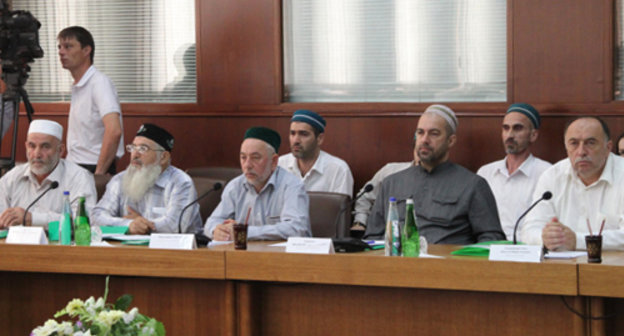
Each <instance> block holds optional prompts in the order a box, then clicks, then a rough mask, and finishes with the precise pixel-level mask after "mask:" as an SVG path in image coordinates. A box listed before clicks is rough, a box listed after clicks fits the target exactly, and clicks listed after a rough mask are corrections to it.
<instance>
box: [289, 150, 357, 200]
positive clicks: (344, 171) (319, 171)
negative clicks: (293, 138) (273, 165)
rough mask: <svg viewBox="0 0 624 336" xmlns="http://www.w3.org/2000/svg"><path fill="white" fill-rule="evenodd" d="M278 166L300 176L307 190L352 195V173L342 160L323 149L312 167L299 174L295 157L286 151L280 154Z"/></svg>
mask: <svg viewBox="0 0 624 336" xmlns="http://www.w3.org/2000/svg"><path fill="white" fill-rule="evenodd" d="M279 166H280V167H282V168H284V169H286V170H287V171H289V172H290V173H292V174H295V176H297V177H299V178H301V180H302V181H303V184H305V187H306V190H307V191H325V192H334V193H339V194H344V195H349V197H353V175H351V169H349V165H348V164H347V163H346V162H344V160H342V159H339V158H337V157H335V156H333V155H330V154H328V153H326V152H324V151H321V152H320V153H319V156H318V158H317V159H316V162H314V166H312V169H310V171H309V172H308V173H307V174H306V175H305V176H301V171H300V170H299V166H298V165H297V158H296V157H295V156H294V155H293V154H292V153H288V154H285V155H282V156H280V158H279Z"/></svg>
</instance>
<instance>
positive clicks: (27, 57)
mask: <svg viewBox="0 0 624 336" xmlns="http://www.w3.org/2000/svg"><path fill="white" fill-rule="evenodd" d="M40 27H41V23H40V22H39V21H38V20H37V19H36V18H35V17H34V16H33V15H32V14H30V12H27V11H23V10H16V11H11V10H10V9H9V5H8V4H7V0H1V2H0V59H1V60H2V79H3V80H4V82H5V84H6V85H7V89H6V91H5V92H4V94H3V95H2V98H4V100H13V101H15V100H18V99H19V97H20V96H21V97H22V98H23V100H24V104H26V105H27V106H26V110H27V112H29V115H28V117H29V119H30V114H31V113H32V106H30V102H29V101H28V95H27V94H26V91H25V90H24V88H23V87H24V85H25V84H26V80H27V79H28V72H29V71H30V66H29V65H28V63H31V62H34V60H35V58H42V57H43V49H41V46H40V45H39V28H40Z"/></svg>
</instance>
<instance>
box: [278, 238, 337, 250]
mask: <svg viewBox="0 0 624 336" xmlns="http://www.w3.org/2000/svg"><path fill="white" fill-rule="evenodd" d="M286 253H311V254H334V244H333V243H332V240H331V238H303V237H290V238H288V241H287V242H286Z"/></svg>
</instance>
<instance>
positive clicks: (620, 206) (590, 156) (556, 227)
mask: <svg viewBox="0 0 624 336" xmlns="http://www.w3.org/2000/svg"><path fill="white" fill-rule="evenodd" d="M564 134H565V137H564V141H565V147H566V151H567V153H568V157H567V158H566V159H563V160H561V161H559V162H557V163H556V164H555V165H554V166H552V167H550V168H549V169H547V170H546V171H545V172H544V173H543V174H542V176H541V177H540V178H539V181H538V182H537V187H536V189H535V193H534V194H533V197H534V198H539V197H540V196H541V195H542V194H543V193H544V192H546V191H550V192H551V193H552V198H551V199H550V200H547V201H542V202H540V203H538V204H537V206H536V207H535V208H533V210H532V211H531V212H529V214H528V215H527V218H526V221H525V222H524V225H523V226H522V229H521V230H519V233H520V237H521V238H522V241H524V242H525V243H527V244H532V245H541V244H543V245H544V246H545V247H546V248H547V249H549V250H555V251H560V250H582V249H585V236H586V235H588V234H589V233H590V230H591V232H592V233H593V234H594V235H597V234H598V233H600V231H601V226H602V222H603V221H604V228H603V230H602V237H603V238H602V247H603V249H605V250H624V188H622V186H624V158H622V157H619V156H617V155H615V154H613V153H611V148H612V147H613V143H612V142H611V138H610V134H609V128H608V127H607V124H606V123H605V122H604V121H603V120H602V119H600V118H598V117H593V116H592V117H580V118H577V119H575V120H573V121H572V122H571V123H570V124H569V125H568V126H567V127H566V130H565V133H564ZM588 226H589V227H591V229H590V228H588Z"/></svg>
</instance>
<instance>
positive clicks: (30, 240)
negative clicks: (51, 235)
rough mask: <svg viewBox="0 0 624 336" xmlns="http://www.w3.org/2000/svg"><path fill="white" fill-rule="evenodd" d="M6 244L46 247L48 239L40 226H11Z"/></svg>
mask: <svg viewBox="0 0 624 336" xmlns="http://www.w3.org/2000/svg"><path fill="white" fill-rule="evenodd" d="M6 242H7V244H28V245H48V237H46V234H45V232H43V228H42V227H41V226H11V227H10V228H9V233H8V235H7V239H6Z"/></svg>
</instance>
